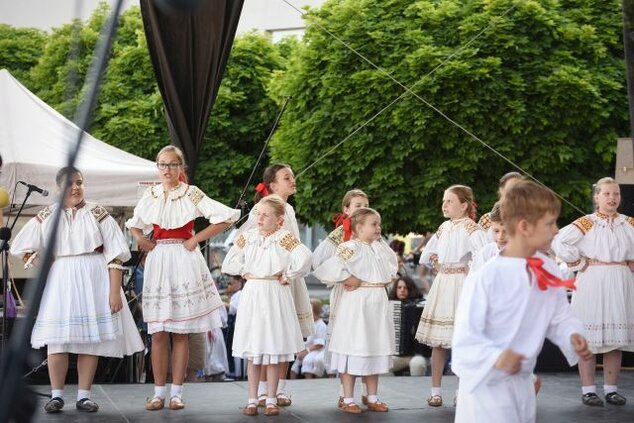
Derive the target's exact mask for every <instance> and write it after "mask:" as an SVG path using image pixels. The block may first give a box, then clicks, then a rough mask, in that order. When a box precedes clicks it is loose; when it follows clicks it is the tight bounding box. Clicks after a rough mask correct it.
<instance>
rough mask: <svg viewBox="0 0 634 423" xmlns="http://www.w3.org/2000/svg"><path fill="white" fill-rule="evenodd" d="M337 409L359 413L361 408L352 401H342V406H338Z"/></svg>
mask: <svg viewBox="0 0 634 423" xmlns="http://www.w3.org/2000/svg"><path fill="white" fill-rule="evenodd" d="M339 409H340V410H341V411H343V412H344V413H351V414H360V413H361V408H360V407H359V406H358V405H357V404H355V403H354V402H351V403H350V404H345V403H344V404H343V406H341V407H339Z"/></svg>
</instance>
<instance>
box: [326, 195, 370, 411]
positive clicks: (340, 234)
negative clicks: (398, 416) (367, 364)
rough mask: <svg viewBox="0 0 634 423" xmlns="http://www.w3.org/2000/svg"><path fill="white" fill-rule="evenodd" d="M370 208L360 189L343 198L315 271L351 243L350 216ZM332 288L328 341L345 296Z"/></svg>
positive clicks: (337, 285)
mask: <svg viewBox="0 0 634 423" xmlns="http://www.w3.org/2000/svg"><path fill="white" fill-rule="evenodd" d="M367 207H370V204H369V200H368V196H367V194H366V193H365V192H363V191H361V190H360V189H352V190H350V191H348V192H346V194H345V195H344V196H343V200H342V202H341V211H342V212H341V213H339V214H337V215H336V216H335V219H334V222H335V225H336V226H337V227H336V228H335V229H334V230H333V231H332V232H330V234H328V236H327V237H326V239H324V240H323V241H321V242H320V243H319V245H318V246H317V248H315V251H313V269H316V268H317V267H319V265H321V264H322V263H323V262H324V261H326V260H328V259H329V258H331V257H334V256H335V255H336V254H337V247H339V245H340V244H341V243H342V242H346V241H350V238H351V237H352V225H351V223H350V215H351V214H352V213H353V212H354V211H355V210H357V209H360V208H367ZM329 288H330V316H329V318H328V340H329V339H330V335H331V334H332V328H333V326H334V323H335V319H336V317H337V305H338V303H339V300H340V299H341V295H343V292H344V290H343V285H342V284H340V283H335V284H332V285H331V286H329ZM329 363H330V355H329V354H328V353H327V352H326V365H327V366H329ZM361 383H362V386H363V394H362V395H361V402H362V403H363V404H364V405H365V404H367V402H368V387H367V384H366V381H365V377H362V378H361ZM339 390H340V392H339V404H341V403H342V402H343V384H342V385H340V386H339Z"/></svg>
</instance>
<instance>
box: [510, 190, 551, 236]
mask: <svg viewBox="0 0 634 423" xmlns="http://www.w3.org/2000/svg"><path fill="white" fill-rule="evenodd" d="M500 209H501V217H502V221H503V222H504V227H505V229H506V232H508V234H509V235H510V236H513V235H515V230H516V228H517V224H518V222H520V221H521V220H526V221H528V222H529V223H531V224H535V223H537V221H538V220H539V219H541V218H543V217H544V216H545V215H546V214H547V213H551V214H554V215H559V212H560V211H561V202H560V201H559V199H558V198H557V196H556V195H555V194H554V193H553V192H552V191H551V190H550V189H548V188H546V187H544V186H542V185H538V184H536V183H535V182H532V181H520V182H518V183H517V184H515V185H513V186H512V187H511V188H510V189H509V190H508V191H507V192H506V193H505V194H504V200H502V204H501V207H500Z"/></svg>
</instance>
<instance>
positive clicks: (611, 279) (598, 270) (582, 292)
mask: <svg viewBox="0 0 634 423" xmlns="http://www.w3.org/2000/svg"><path fill="white" fill-rule="evenodd" d="M633 285H634V277H633V276H632V272H631V271H630V269H629V268H628V267H627V266H612V265H611V266H589V267H588V268H587V269H586V270H585V271H584V272H582V273H580V274H579V275H578V276H577V283H576V287H577V289H576V290H575V291H574V293H573V294H572V303H571V309H572V313H573V314H574V315H575V316H576V317H577V318H579V319H580V320H581V321H582V322H583V324H584V327H585V336H586V339H587V340H588V345H589V347H590V350H591V351H592V352H593V353H595V354H602V353H605V352H610V351H613V350H622V351H634V286H633Z"/></svg>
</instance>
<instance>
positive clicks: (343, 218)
mask: <svg viewBox="0 0 634 423" xmlns="http://www.w3.org/2000/svg"><path fill="white" fill-rule="evenodd" d="M332 223H334V224H335V228H338V227H339V226H343V240H344V241H350V238H352V221H351V220H350V217H349V216H348V215H346V214H345V213H337V214H336V215H335V216H334V217H333V218H332Z"/></svg>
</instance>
